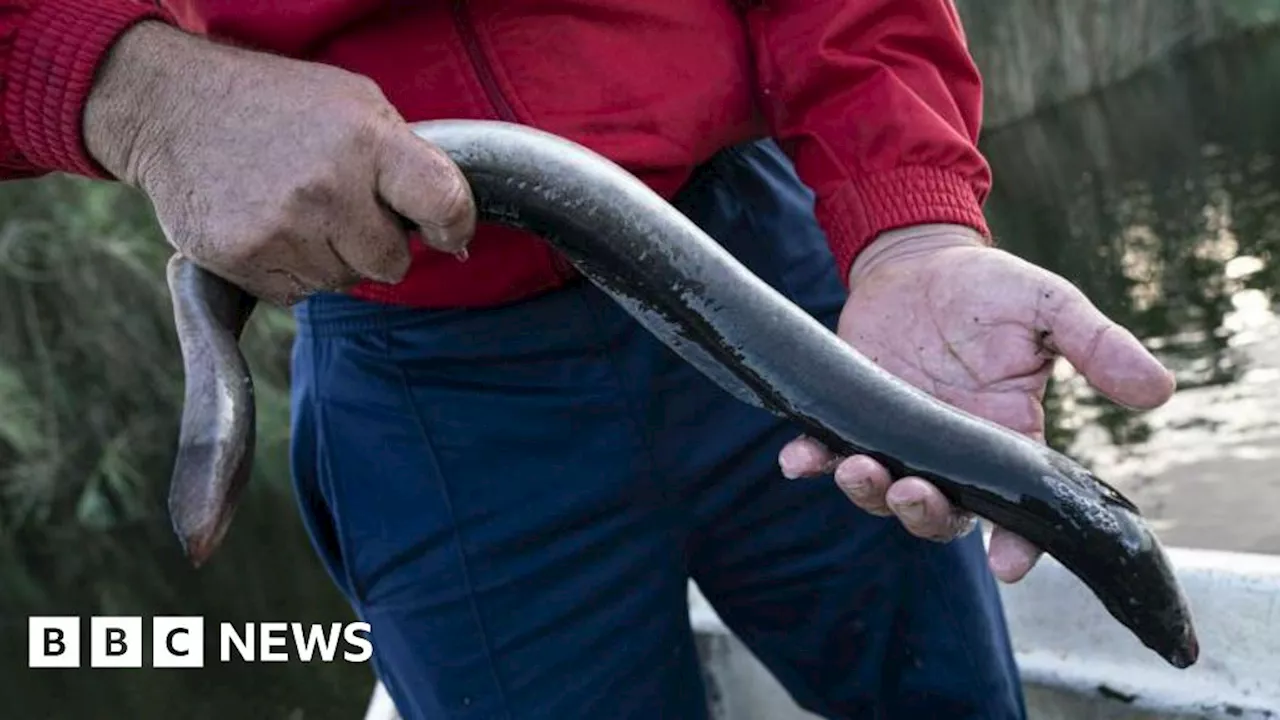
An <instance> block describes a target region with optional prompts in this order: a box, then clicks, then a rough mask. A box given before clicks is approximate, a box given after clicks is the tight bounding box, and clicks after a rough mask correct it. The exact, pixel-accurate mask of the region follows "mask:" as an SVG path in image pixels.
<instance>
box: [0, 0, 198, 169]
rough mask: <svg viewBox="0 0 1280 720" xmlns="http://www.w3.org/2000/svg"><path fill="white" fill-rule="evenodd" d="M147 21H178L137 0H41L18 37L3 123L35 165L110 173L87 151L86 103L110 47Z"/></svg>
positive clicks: (8, 73)
mask: <svg viewBox="0 0 1280 720" xmlns="http://www.w3.org/2000/svg"><path fill="white" fill-rule="evenodd" d="M143 20H162V21H165V22H173V19H172V17H171V16H170V15H169V14H168V13H166V12H165V11H164V10H163V9H162V8H160V7H158V6H157V5H154V4H149V3H143V2H141V1H140V0H137V1H135V0H109V1H107V2H101V1H93V0H42V2H39V3H36V4H35V6H34V7H33V8H32V11H31V14H30V15H29V16H28V17H27V18H26V21H25V22H24V23H23V25H22V27H21V28H20V29H19V30H18V33H17V35H16V36H15V37H14V40H13V46H12V50H11V51H10V56H9V62H8V64H7V67H6V69H5V86H4V94H3V108H0V110H2V111H3V113H4V125H5V127H6V129H7V130H8V132H9V135H10V138H11V139H12V141H13V144H14V145H15V147H16V149H17V151H18V152H19V153H21V154H22V155H23V156H24V157H25V158H26V160H27V162H29V163H30V164H31V165H33V166H34V167H36V168H39V169H42V170H48V171H63V172H70V173H76V174H79V175H86V176H89V177H96V178H107V177H109V175H108V173H107V172H106V171H105V170H103V169H102V168H101V167H100V166H99V165H98V163H96V162H95V161H94V160H93V158H92V157H91V156H90V155H89V152H88V150H87V149H86V148H85V144H84V136H83V132H82V120H83V115H84V105H85V102H86V100H87V99H88V97H89V91H90V89H91V88H92V87H93V81H94V75H95V74H96V73H97V70H98V66H99V64H100V63H101V62H102V60H103V59H104V57H105V56H106V53H107V51H108V50H109V49H110V47H111V45H112V44H113V43H114V42H115V40H116V38H118V37H120V35H122V34H123V33H124V31H125V30H128V29H129V28H130V27H132V26H133V25H134V24H135V23H138V22H140V21H143Z"/></svg>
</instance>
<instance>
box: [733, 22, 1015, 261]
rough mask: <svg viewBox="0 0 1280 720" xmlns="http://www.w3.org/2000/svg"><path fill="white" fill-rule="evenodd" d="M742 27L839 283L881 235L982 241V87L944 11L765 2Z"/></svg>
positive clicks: (763, 96) (767, 105) (985, 184)
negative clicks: (958, 230)
mask: <svg viewBox="0 0 1280 720" xmlns="http://www.w3.org/2000/svg"><path fill="white" fill-rule="evenodd" d="M746 22H747V24H748V32H749V34H750V38H751V46H752V50H753V53H754V56H755V61H756V66H757V67H756V72H757V82H758V96H759V98H760V104H761V106H762V108H763V111H764V113H765V116H766V119H767V121H768V123H769V125H770V127H771V130H772V133H773V135H774V137H775V138H777V140H778V141H779V144H780V145H781V146H782V147H783V148H784V149H785V150H786V151H787V153H788V154H789V155H790V156H791V158H792V160H793V161H794V162H795V164H796V169H797V172H798V173H799V174H800V177H801V178H802V179H803V180H804V181H805V184H807V185H808V186H809V187H810V188H811V189H812V190H813V191H814V193H815V195H816V196H817V208H816V211H817V215H818V219H819V222H821V224H822V226H823V229H824V230H825V232H826V234H827V236H828V239H829V242H830V245H831V249H832V252H833V253H834V255H835V258H836V262H837V264H838V265H839V268H840V275H841V277H842V278H843V279H845V281H846V282H847V279H848V273H849V268H850V266H851V265H852V263H853V259H854V258H855V257H856V256H857V254H858V253H859V252H860V251H861V250H862V249H863V248H865V247H866V246H867V245H868V244H869V243H870V242H871V240H873V239H874V238H875V237H876V235H878V234H879V233H881V232H884V231H887V230H892V229H895V228H900V227H905V226H908V225H916V224H922V223H954V224H959V225H967V226H969V227H972V228H974V229H975V230H977V231H978V232H980V233H982V234H983V235H984V236H987V237H989V234H990V233H989V230H988V228H987V225H986V222H985V220H984V218H983V214H982V204H983V202H984V201H985V200H986V196H987V193H988V192H989V190H990V186H991V172H990V168H989V166H988V164H987V162H986V160H985V159H984V158H983V156H982V155H981V153H980V152H979V151H978V148H977V139H978V131H979V127H980V125H981V122H982V80H981V77H980V75H979V73H978V69H977V66H976V65H975V63H974V61H973V58H972V57H971V56H970V54H969V52H968V48H967V46H966V40H965V36H964V30H963V28H962V26H961V22H960V17H959V14H958V12H957V11H956V9H955V6H954V4H953V2H952V0H764V1H763V2H760V3H758V6H757V7H755V8H754V9H751V10H749V11H748V12H747V13H746Z"/></svg>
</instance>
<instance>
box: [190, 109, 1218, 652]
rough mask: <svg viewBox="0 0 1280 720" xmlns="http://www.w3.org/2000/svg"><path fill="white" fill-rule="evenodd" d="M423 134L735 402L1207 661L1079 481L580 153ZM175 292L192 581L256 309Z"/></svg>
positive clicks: (215, 541) (484, 129)
mask: <svg viewBox="0 0 1280 720" xmlns="http://www.w3.org/2000/svg"><path fill="white" fill-rule="evenodd" d="M413 129H414V132H415V133H416V134H417V135H418V136H419V137H421V138H423V139H425V140H428V141H431V142H433V143H435V144H436V145H437V146H439V147H440V148H441V149H443V150H444V151H445V152H446V153H448V154H449V156H450V157H451V158H452V159H453V160H454V161H455V162H456V163H457V164H458V166H459V167H460V168H461V169H462V170H463V172H464V174H465V175H466V177H467V178H468V181H469V182H470V184H471V187H472V190H473V193H474V195H475V199H476V203H477V206H478V211H479V213H480V217H481V219H482V220H487V221H491V222H497V223H502V224H505V225H510V226H513V227H517V228H522V229H525V230H529V231H532V232H534V233H536V234H538V235H540V236H542V237H543V238H544V239H546V240H547V241H548V242H550V243H551V244H552V245H553V246H554V247H556V248H557V249H559V250H560V251H561V252H563V253H564V254H565V256H567V257H568V258H569V260H570V261H571V262H572V263H573V264H574V265H575V266H576V267H577V268H578V270H579V271H581V272H582V273H583V275H584V276H586V277H587V278H588V279H589V280H590V281H592V282H594V283H595V284H596V285H597V286H598V287H600V288H601V289H602V290H604V291H605V292H606V293H608V294H609V295H610V296H611V297H612V298H613V299H614V300H616V301H617V302H618V303H620V304H621V305H622V306H623V307H624V308H625V309H626V310H627V311H628V312H629V313H631V314H632V315H633V316H634V317H635V318H636V319H637V320H638V321H639V322H640V323H641V324H642V325H643V326H644V327H646V328H647V329H648V330H649V331H650V332H652V333H654V334H655V335H656V336H657V337H658V338H660V339H661V340H662V341H663V342H664V343H666V344H667V345H668V346H669V347H671V349H672V350H674V351H675V352H676V353H678V354H679V355H680V356H681V357H683V358H684V359H685V360H687V361H688V362H690V363H691V364H693V365H694V366H695V367H697V368H698V369H699V370H701V371H702V372H703V373H705V374H706V375H707V376H709V377H710V378H711V379H712V380H714V381H715V382H716V383H717V384H718V385H720V386H721V387H723V388H724V389H725V390H726V391H728V392H730V393H732V394H733V395H734V396H736V397H738V398H739V399H740V400H742V401H744V402H747V403H749V404H751V405H755V406H757V407H762V408H765V409H767V410H769V411H770V412H772V413H774V414H776V415H778V416H781V417H783V418H786V419H788V420H790V421H792V422H794V423H795V424H796V425H797V427H798V429H800V430H801V431H803V432H805V433H807V434H809V435H810V436H812V437H815V438H817V439H819V440H821V441H823V442H824V443H826V444H827V445H828V446H829V447H831V448H833V449H835V450H837V451H839V452H841V453H842V454H850V453H853V452H860V453H866V454H869V455H871V456H873V457H875V458H876V459H877V460H879V461H880V462H881V463H882V464H884V465H885V466H886V467H887V468H889V470H890V472H891V473H892V475H893V477H895V478H900V477H903V476H905V475H916V476H919V477H923V478H925V479H927V480H929V481H930V482H932V483H933V484H935V485H936V486H937V487H938V488H939V489H940V490H941V491H942V492H943V493H944V494H945V495H946V496H947V498H948V499H949V500H950V501H951V502H953V503H954V504H955V505H957V506H959V507H961V508H964V509H966V510H969V511H971V512H973V513H975V514H977V515H978V516H980V517H983V518H986V519H988V520H990V521H991V522H994V523H996V524H998V525H1001V526H1003V527H1005V528H1007V529H1009V530H1011V531H1013V532H1015V533H1017V534H1019V535H1021V536H1022V537H1024V538H1026V539H1027V540H1029V541H1031V542H1032V543H1034V544H1035V545H1037V546H1038V547H1040V548H1042V549H1044V550H1045V551H1046V552H1047V553H1049V554H1050V555H1052V556H1054V557H1055V558H1057V559H1058V561H1059V562H1061V563H1062V564H1063V565H1064V566H1065V567H1066V568H1067V569H1068V570H1070V571H1071V572H1072V573H1074V574H1075V575H1076V576H1077V577H1078V578H1080V579H1081V580H1082V581H1083V582H1084V583H1085V584H1086V585H1087V586H1088V587H1089V588H1090V589H1091V590H1092V591H1093V593H1094V594H1095V595H1096V596H1097V597H1098V599H1099V600H1100V601H1101V602H1102V603H1103V605H1104V606H1105V607H1106V609H1107V610H1108V611H1109V612H1110V613H1111V614H1112V616H1114V617H1115V618H1116V619H1117V620H1119V621H1120V622H1121V623H1122V624H1124V625H1125V626H1126V627H1128V628H1129V629H1130V630H1131V631H1132V632H1133V634H1134V635H1136V636H1137V638H1138V639H1139V640H1140V641H1141V642H1142V643H1143V644H1145V645H1146V646H1147V647H1149V648H1151V650H1153V651H1154V652H1155V653H1157V654H1158V655H1160V656H1161V657H1163V658H1164V659H1165V660H1166V661H1167V662H1168V663H1170V664H1171V665H1173V666H1175V667H1178V668H1185V667H1189V666H1190V665H1192V664H1193V663H1195V661H1196V660H1197V658H1198V655H1199V644H1198V642H1197V640H1196V633H1195V630H1194V627H1193V621H1192V617H1191V612H1190V609H1189V607H1188V604H1187V600H1186V597H1185V596H1184V594H1183V591H1182V588H1181V587H1180V585H1179V583H1178V581H1177V578H1176V577H1175V575H1174V573H1173V570H1172V568H1171V566H1170V563H1169V560H1168V558H1167V556H1166V555H1165V552H1164V550H1163V548H1162V547H1161V545H1160V543H1159V541H1158V539H1157V538H1156V536H1155V534H1154V533H1153V532H1152V530H1151V529H1150V528H1149V527H1148V525H1147V524H1146V523H1145V521H1144V520H1143V518H1142V517H1141V514H1140V512H1139V510H1138V509H1137V508H1136V507H1135V506H1134V505H1133V503H1131V502H1130V501H1129V500H1128V499H1126V498H1125V497H1124V496H1122V495H1121V494H1120V493H1119V492H1117V491H1116V490H1115V489H1113V488H1112V487H1110V486H1108V485H1107V484H1106V483H1104V482H1102V481H1101V480H1099V479H1098V478H1096V477H1094V476H1093V475H1092V474H1091V473H1090V472H1089V471H1088V470H1086V469H1085V468H1084V467H1082V466H1081V465H1079V464H1078V463H1076V462H1075V461H1073V460H1071V459H1070V458H1068V457H1066V456H1064V455H1062V454H1060V453H1058V452H1055V451H1054V450H1051V449H1049V448H1047V447H1045V446H1043V445H1041V444H1039V443H1037V442H1035V441H1033V440H1030V439H1028V438H1025V437H1023V436H1021V435H1019V434H1016V433H1014V432H1012V431H1009V430H1007V429H1005V428H1003V427H1000V426H997V425H995V424H993V423H990V422H987V421H986V420H983V419H980V418H978V417H975V416H973V415H970V414H967V413H965V412H962V411H960V410H957V409H955V408H952V407H951V406H949V405H946V404H944V403H942V402H941V401H938V400H936V399H934V398H932V397H931V396H929V395H927V394H925V393H924V392H922V391H920V390H917V389H916V388H914V387H912V386H910V385H908V384H907V383H905V382H903V381H901V380H899V379H898V378H896V377H894V376H893V375H891V374H889V373H888V372H886V371H885V370H883V369H881V368H880V367H879V366H877V365H876V364H874V363H873V362H871V361H870V360H868V359H867V358H865V357H863V356H862V355H861V354H860V353H858V352H857V351H855V350H854V349H853V348H852V347H850V346H849V345H848V344H846V343H845V342H844V341H842V340H840V339H839V338H838V337H837V336H836V335H835V334H833V333H831V332H830V331H829V330H827V328H826V327H825V326H823V325H822V324H820V323H819V322H818V321H817V320H815V319H813V318H812V317H810V316H809V315H808V314H807V313H805V312H804V311H803V310H801V309H800V308H799V307H797V306H796V305H795V304H793V303H792V302H791V301H789V300H787V299H786V298H785V297H783V296H782V295H781V294H779V293H778V292H777V291H775V290H774V289H773V288H771V287H770V286H769V285H767V284H766V283H765V282H764V281H762V280H760V279H759V278H758V277H756V276H755V275H754V274H752V273H751V272H750V271H749V270H748V269H747V268H746V267H744V266H743V265H742V264H741V263H739V262H738V261H737V260H736V259H735V258H733V257H732V256H731V255H730V254H729V253H728V252H727V251H725V250H724V249H723V248H722V247H721V246H720V245H718V244H717V243H716V242H715V241H714V240H712V239H711V238H710V237H708V236H707V235H706V234H705V233H703V232H702V231H701V230H700V229H699V228H698V227H697V226H696V225H694V224H693V223H692V222H691V221H690V220H688V219H687V218H686V217H685V216H683V215H682V214H680V213H679V212H678V211H677V210H675V209H674V208H673V207H672V206H671V205H669V204H668V203H667V202H665V201H664V200H663V199H662V198H661V197H659V196H658V195H657V194H656V193H654V192H653V191H651V190H650V189H649V188H648V187H647V186H645V185H644V184H643V183H642V182H641V181H639V180H638V179H636V178H635V177H634V176H632V175H630V174H629V173H627V172H625V171H624V170H623V169H622V168H620V167H618V166H617V165H614V164H613V163H611V162H609V161H608V160H606V159H604V158H602V157H601V156H599V155H597V154H595V153H593V152H591V151H589V150H587V149H586V148H583V147H581V146H579V145H577V144H574V143H572V142H569V141H567V140H564V139H562V138H559V137H556V136H553V135H549V134H547V133H544V132H540V131H537V130H533V129H530V128H526V127H521V126H517V125H511V124H507V123H502V122H496V121H453V120H450V121H432V122H425V123H419V124H416V125H414V126H413ZM168 277H169V283H170V288H171V292H172V296H173V303H174V312H175V321H176V324H177V330H178V336H179V339H180V342H181V347H182V354H183V362H184V367H185V372H186V378H187V379H186V382H187V392H186V400H185V403H186V404H185V406H184V409H183V416H182V428H181V436H180V440H179V451H178V456H177V460H176V466H175V468H174V474H173V478H172V481H171V482H172V485H171V490H170V513H171V515H172V519H173V523H174V529H175V531H176V532H177V534H178V536H179V538H180V539H181V541H182V543H183V547H184V549H185V550H186V552H187V555H188V557H189V558H190V559H191V561H192V562H193V563H194V564H196V565H197V566H199V565H200V564H202V563H204V562H205V561H206V560H207V559H208V558H209V556H210V555H211V554H212V553H213V552H214V551H215V550H216V549H217V547H218V545H219V543H220V542H221V541H222V538H223V536H224V535H225V534H226V531H227V527H228V525H229V524H230V521H231V517H232V515H233V513H234V512H235V507H236V504H237V502H238V499H239V496H240V495H241V493H242V491H243V489H244V485H245V483H246V482H247V481H248V478H249V475H250V469H251V463H252V458H253V438H254V401H253V383H252V378H251V377H250V373H249V370H248V368H247V366H246V364H245V361H244V358H243V357H242V356H241V353H240V349H239V345H238V341H239V336H240V333H241V331H242V330H243V328H244V324H245V322H246V321H247V319H248V317H249V316H250V314H251V313H252V312H253V309H254V306H255V301H254V299H253V298H251V297H249V296H248V295H247V294H246V293H244V292H243V291H242V290H240V289H239V288H237V287H236V286H234V285H232V284H230V283H227V282H226V281H224V280H222V279H221V278H219V277H217V276H216V275H213V274H211V273H209V272H207V271H205V270H203V269H201V268H199V267H198V266H196V265H195V264H193V263H191V262H189V261H187V260H185V259H183V258H182V257H181V256H179V257H175V258H174V259H173V260H172V261H171V262H170V266H169V275H168ZM1063 631H1064V632H1071V630H1070V629H1067V628H1064V629H1063Z"/></svg>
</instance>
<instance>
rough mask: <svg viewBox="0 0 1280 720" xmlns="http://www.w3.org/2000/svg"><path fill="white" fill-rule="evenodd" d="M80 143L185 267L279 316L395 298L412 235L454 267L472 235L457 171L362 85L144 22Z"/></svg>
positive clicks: (89, 108)
mask: <svg viewBox="0 0 1280 720" xmlns="http://www.w3.org/2000/svg"><path fill="white" fill-rule="evenodd" d="M84 136H85V144H86V147H87V148H88V150H89V152H90V154H91V155H92V156H93V157H94V158H95V159H96V160H97V161H98V162H99V164H101V165H102V167H103V169H105V170H106V171H107V172H108V173H110V174H111V175H113V176H114V177H115V179H117V180H120V181H122V182H126V183H128V184H130V185H133V186H136V187H138V188H140V189H141V190H142V191H143V192H144V193H146V195H147V197H148V198H149V199H150V200H151V203H152V205H153V206H154V208H155V214H156V218H157V219H158V220H159V222H160V226H161V228H162V229H163V230H164V233H165V235H166V237H167V238H168V239H169V242H170V243H171V244H173V245H174V246H175V247H176V248H177V249H178V250H180V251H181V252H182V254H183V255H185V256H187V257H188V258H190V259H191V260H194V261H196V262H198V263H199V264H200V265H201V266H203V267H204V268H205V269H207V270H209V271H211V272H214V273H216V274H218V275H221V276H222V277H224V278H226V279H227V280H230V281H232V282H234V283H236V284H237V285H239V286H240V287H242V288H244V289H245V290H247V291H248V292H250V293H252V294H253V295H255V296H257V297H259V298H261V299H263V300H266V301H268V302H271V303H275V304H277V305H290V304H293V303H294V302H297V301H298V300H301V299H302V298H304V297H305V296H307V295H309V294H311V293H313V292H317V291H325V290H328V291H334V290H342V289H346V288H348V287H350V286H352V285H355V284H356V283H358V282H360V281H362V280H375V281H378V282H383V283H396V282H399V281H400V280H402V279H403V278H404V276H405V274H406V273H407V272H408V270H409V266H410V262H411V260H412V256H411V253H410V246H409V230H410V229H412V230H417V231H418V235H419V237H420V238H421V240H422V241H423V242H424V243H426V244H427V246H429V247H431V248H433V249H435V250H439V251H442V252H449V253H453V254H455V255H459V256H462V255H464V253H465V248H466V246H467V243H468V242H470V240H471V237H472V235H473V233H474V230H475V224H476V209H475V204H474V198H473V197H472V195H471V189H470V186H469V185H468V184H467V180H466V178H465V177H464V176H463V174H462V171H461V170H459V169H458V168H457V166H456V165H454V163H453V161H452V160H450V159H449V157H448V156H447V155H445V153H444V152H443V151H441V150H440V149H439V148H437V147H435V146H434V145H431V144H430V143H427V142H426V141H424V140H422V139H421V138H419V137H417V136H416V135H415V134H414V133H413V131H412V130H411V128H410V126H409V125H408V124H407V123H406V122H405V120H404V118H403V117H401V116H400V114H399V113H398V112H397V111H396V109H395V108H394V107H392V105H391V103H390V102H389V101H388V100H387V98H386V97H384V96H383V94H382V91H381V90H380V89H379V88H378V86H377V85H376V84H375V83H374V82H373V81H372V80H369V79H368V78H366V77H363V76H360V75H356V74H354V73H351V72H348V71H346V70H342V69H340V68H336V67H332V66H329V65H324V64H320V63H311V62H306V61H302V60H294V59H291V58H285V57H280V56H276V55H271V54H267V53H259V52H254V51H250V50H246V49H242V48H237V47H229V46H226V45H222V44H219V43H215V42H212V41H210V40H208V39H205V38H202V37H197V36H195V35H191V34H188V33H185V32H182V31H180V30H177V29H175V28H172V27H169V26H167V25H164V24H161V23H157V22H144V23H139V24H138V25H137V26H135V27H134V28H132V29H130V30H129V31H127V32H126V33H124V34H123V35H122V36H121V37H120V39H119V40H118V41H117V43H116V44H115V45H114V46H113V48H112V50H111V52H110V53H109V56H108V58H107V59H106V61H105V62H104V64H103V68H102V70H101V71H100V73H99V75H98V78H97V80H96V81H95V83H94V88H93V90H92V92H91V93H90V95H89V98H88V101H87V103H86V106H85V112H84Z"/></svg>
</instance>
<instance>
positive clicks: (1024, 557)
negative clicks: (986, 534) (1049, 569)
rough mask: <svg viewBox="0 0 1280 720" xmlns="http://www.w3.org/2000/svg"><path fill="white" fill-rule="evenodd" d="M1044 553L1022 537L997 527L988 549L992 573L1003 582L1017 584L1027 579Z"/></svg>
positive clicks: (993, 531)
mask: <svg viewBox="0 0 1280 720" xmlns="http://www.w3.org/2000/svg"><path fill="white" fill-rule="evenodd" d="M1042 554H1043V553H1042V552H1041V551H1040V550H1039V549H1037V548H1036V546H1034V545H1032V544H1031V543H1030V542H1028V541H1027V540H1025V539H1023V538H1022V536H1020V535H1015V534H1013V533H1012V532H1010V531H1008V530H1005V529H1004V528H1002V527H996V528H995V529H993V530H992V531H991V543H990V546H989V547H988V548H987V557H988V562H989V564H990V566H991V572H992V573H993V574H994V575H995V576H996V578H997V579H999V580H1000V581H1001V582H1006V583H1015V582H1018V581H1019V580H1021V579H1022V578H1024V577H1026V575H1027V573H1029V572H1031V568H1033V567H1035V564H1036V561H1038V560H1039V559H1040V556H1041V555H1042Z"/></svg>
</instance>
